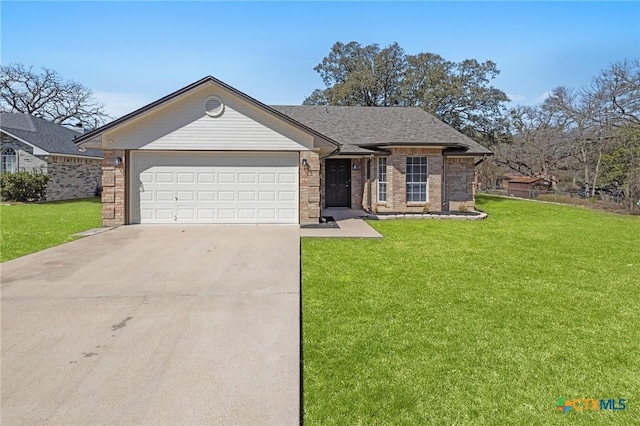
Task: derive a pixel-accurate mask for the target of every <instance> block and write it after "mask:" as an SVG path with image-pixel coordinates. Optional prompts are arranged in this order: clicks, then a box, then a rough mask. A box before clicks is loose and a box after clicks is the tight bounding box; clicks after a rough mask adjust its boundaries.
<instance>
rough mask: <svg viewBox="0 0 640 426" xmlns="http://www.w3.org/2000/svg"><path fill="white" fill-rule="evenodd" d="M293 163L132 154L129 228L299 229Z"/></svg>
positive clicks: (283, 156) (257, 155)
mask: <svg viewBox="0 0 640 426" xmlns="http://www.w3.org/2000/svg"><path fill="white" fill-rule="evenodd" d="M298 158H299V154H298V153H297V152H206V151H203V152H166V151H165V152H162V151H135V152H133V153H132V158H131V167H132V170H133V173H132V174H131V176H132V178H131V181H130V185H131V191H130V194H131V202H130V206H131V213H130V214H131V216H130V223H143V224H144V223H293V224H295V223H298V203H299V195H298V191H299V183H298Z"/></svg>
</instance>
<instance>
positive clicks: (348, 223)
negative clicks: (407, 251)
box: [300, 207, 382, 238]
mask: <svg viewBox="0 0 640 426" xmlns="http://www.w3.org/2000/svg"><path fill="white" fill-rule="evenodd" d="M366 215H367V212H365V211H364V210H357V209H350V208H348V207H330V208H326V209H323V210H322V216H332V217H333V218H334V219H335V220H336V223H337V224H338V226H339V228H315V229H309V228H302V229H300V236H301V237H318V238H382V235H380V233H378V231H376V230H375V229H373V228H372V227H371V226H369V224H367V222H365V221H364V220H362V216H366Z"/></svg>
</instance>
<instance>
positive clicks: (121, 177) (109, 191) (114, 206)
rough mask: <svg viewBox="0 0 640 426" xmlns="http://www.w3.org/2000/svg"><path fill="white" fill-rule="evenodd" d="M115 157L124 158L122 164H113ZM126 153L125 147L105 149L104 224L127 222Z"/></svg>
mask: <svg viewBox="0 0 640 426" xmlns="http://www.w3.org/2000/svg"><path fill="white" fill-rule="evenodd" d="M115 157H121V158H122V164H121V165H120V166H118V167H115V166H114V165H113V159H114V158H115ZM126 162H127V159H126V155H125V150H123V149H108V150H104V158H103V160H102V225H103V226H120V225H124V224H125V223H126V203H125V200H126V193H127V191H126V188H125V181H126V180H125V167H126Z"/></svg>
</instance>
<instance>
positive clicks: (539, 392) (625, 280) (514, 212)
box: [302, 196, 640, 425]
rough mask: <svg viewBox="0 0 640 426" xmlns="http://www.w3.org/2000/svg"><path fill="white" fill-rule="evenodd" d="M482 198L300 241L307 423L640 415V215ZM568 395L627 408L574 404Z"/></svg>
mask: <svg viewBox="0 0 640 426" xmlns="http://www.w3.org/2000/svg"><path fill="white" fill-rule="evenodd" d="M478 208H480V209H482V210H484V211H485V212H487V213H488V214H489V217H488V218H487V219H485V220H482V221H444V220H420V219H414V220H389V221H372V222H370V223H371V225H372V226H373V227H375V228H376V229H377V230H378V231H379V232H380V233H382V234H383V235H384V239H383V240H377V241H374V240H356V239H350V240H344V239H304V240H303V243H302V261H303V332H304V336H303V341H304V346H303V348H304V412H305V422H306V424H308V425H319V424H323V425H324V424H336V425H357V424H362V425H371V424H394V425H395V424H406V425H417V424H443V425H444V424H447V425H449V424H491V425H498V424H514V425H515V424H518V425H524V424H527V425H529V424H531V425H536V424H538V425H543V424H544V425H546V424H568V423H570V424H600V423H602V424H638V423H640V410H639V409H638V405H640V314H639V312H640V305H639V304H638V302H639V301H640V218H638V217H629V216H618V215H614V214H610V213H605V212H600V211H593V210H588V209H584V208H580V207H571V206H562V205H553V204H543V203H534V202H526V201H518V200H509V199H504V198H497V197H490V196H479V197H478ZM560 396H562V397H564V398H565V399H574V398H597V399H600V398H615V399H618V398H625V399H626V401H627V409H626V410H625V411H619V412H608V411H602V412H581V413H580V412H575V410H574V411H573V412H570V413H569V414H567V415H563V414H561V413H560V412H557V411H556V410H555V408H554V405H555V403H556V401H557V399H558V397H560Z"/></svg>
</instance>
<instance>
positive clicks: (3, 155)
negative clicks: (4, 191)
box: [0, 147, 19, 173]
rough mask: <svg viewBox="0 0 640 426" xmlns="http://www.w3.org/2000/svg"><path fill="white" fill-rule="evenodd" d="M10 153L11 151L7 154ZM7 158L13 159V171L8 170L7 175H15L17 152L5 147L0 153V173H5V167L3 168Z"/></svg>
mask: <svg viewBox="0 0 640 426" xmlns="http://www.w3.org/2000/svg"><path fill="white" fill-rule="evenodd" d="M10 151H13V153H12V154H9V152H10ZM8 157H13V170H10V171H9V173H15V172H17V171H18V170H19V169H18V167H19V166H18V151H16V149H15V148H11V147H6V148H2V150H1V151H0V171H2V172H3V173H4V172H5V171H6V170H5V167H4V161H5V158H8Z"/></svg>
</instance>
